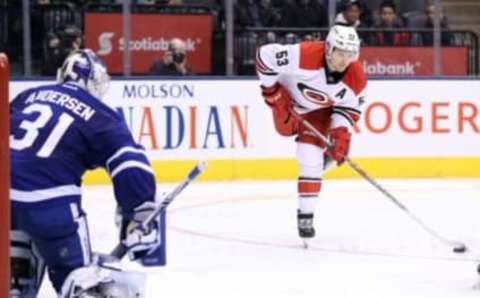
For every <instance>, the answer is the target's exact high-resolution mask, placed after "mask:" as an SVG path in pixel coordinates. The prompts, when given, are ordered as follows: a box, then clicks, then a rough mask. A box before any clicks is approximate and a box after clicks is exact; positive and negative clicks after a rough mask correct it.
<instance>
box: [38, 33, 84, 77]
mask: <svg viewBox="0 0 480 298" xmlns="http://www.w3.org/2000/svg"><path fill="white" fill-rule="evenodd" d="M82 45H83V34H82V31H81V30H80V29H79V28H78V27H77V26H75V25H72V24H71V25H67V26H65V27H64V28H61V29H58V30H52V31H50V32H48V33H47V40H46V47H45V56H44V65H43V67H42V75H47V76H52V75H56V74H57V69H58V68H59V67H60V66H62V63H63V61H64V60H65V58H67V56H68V55H70V53H72V52H73V51H75V50H78V49H80V48H81V47H82Z"/></svg>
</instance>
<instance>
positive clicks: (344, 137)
mask: <svg viewBox="0 0 480 298" xmlns="http://www.w3.org/2000/svg"><path fill="white" fill-rule="evenodd" d="M351 136H352V134H351V133H350V132H349V131H348V128H346V127H345V126H339V127H336V128H333V129H331V130H330V141H331V142H332V148H331V149H330V150H328V151H327V153H328V154H329V155H330V156H331V157H332V158H333V159H334V160H335V161H336V162H337V164H338V165H341V164H342V163H343V162H344V161H345V157H346V156H347V155H348V151H349V150H350V139H351Z"/></svg>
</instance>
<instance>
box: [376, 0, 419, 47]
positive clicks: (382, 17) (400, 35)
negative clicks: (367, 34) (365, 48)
mask: <svg viewBox="0 0 480 298" xmlns="http://www.w3.org/2000/svg"><path fill="white" fill-rule="evenodd" d="M373 27H374V28H378V29H401V28H404V27H405V26H404V23H403V22H402V20H401V19H400V18H399V17H398V16H397V7H396V5H395V2H393V0H383V1H382V3H381V4H380V8H379V18H378V19H377V20H376V21H375V23H374V25H373ZM374 39H375V41H374V43H375V44H376V45H381V46H385V45H386V46H400V45H408V44H409V42H410V41H409V34H408V33H407V32H394V31H379V32H376V33H375V36H374Z"/></svg>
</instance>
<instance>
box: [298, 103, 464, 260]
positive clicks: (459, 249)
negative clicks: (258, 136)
mask: <svg viewBox="0 0 480 298" xmlns="http://www.w3.org/2000/svg"><path fill="white" fill-rule="evenodd" d="M290 112H291V113H292V115H293V116H294V117H295V118H297V119H298V120H299V121H300V122H301V123H302V124H303V125H305V127H306V128H308V129H309V130H310V131H311V132H312V133H313V134H314V135H316V136H317V137H318V138H319V139H320V140H322V141H323V142H324V143H325V144H326V146H327V148H328V149H329V150H331V149H333V145H332V143H331V142H330V140H329V139H328V138H327V137H326V136H324V135H323V134H322V133H320V132H319V131H318V130H317V129H316V128H315V127H314V126H313V125H312V124H311V123H310V122H308V121H307V120H305V119H303V118H302V117H301V116H300V115H298V114H297V113H296V112H295V111H294V110H293V109H290ZM344 159H345V162H346V163H347V164H348V165H349V166H350V167H351V168H352V169H353V170H354V171H355V172H357V173H358V174H359V175H360V176H362V177H363V178H364V179H365V180H367V181H368V182H369V183H370V184H371V185H372V186H373V187H375V188H376V189H377V190H379V191H380V192H381V193H382V194H383V195H385V196H386V197H387V198H389V199H390V201H392V202H393V203H394V204H395V205H396V206H397V207H399V208H400V209H401V210H403V212H405V214H407V215H408V216H409V217H410V218H411V219H412V220H413V221H415V222H416V223H417V224H418V225H420V227H422V228H423V229H424V230H425V231H426V232H428V233H429V234H430V235H431V236H433V237H434V238H435V239H437V240H438V241H440V242H442V243H443V244H445V245H449V246H452V247H453V251H454V252H456V253H463V252H465V251H466V250H467V246H466V245H465V244H464V243H462V242H459V241H452V240H449V239H447V238H445V237H442V236H441V235H440V234H438V233H437V232H435V231H434V230H433V229H432V228H430V227H429V226H427V225H426V224H425V223H424V222H423V221H422V220H420V219H419V218H418V217H416V216H415V215H414V214H413V213H412V212H410V210H408V208H407V207H406V206H405V205H403V204H402V203H401V202H400V201H399V200H398V199H397V198H396V197H395V196H393V195H392V194H391V193H390V192H389V191H388V190H386V189H385V188H384V187H383V186H381V185H380V184H379V183H378V182H377V181H375V180H374V179H373V178H371V177H370V176H369V175H368V174H367V173H366V172H365V171H364V170H363V169H362V168H360V167H359V166H358V165H357V164H356V163H355V162H353V160H351V159H350V158H349V157H348V156H344Z"/></svg>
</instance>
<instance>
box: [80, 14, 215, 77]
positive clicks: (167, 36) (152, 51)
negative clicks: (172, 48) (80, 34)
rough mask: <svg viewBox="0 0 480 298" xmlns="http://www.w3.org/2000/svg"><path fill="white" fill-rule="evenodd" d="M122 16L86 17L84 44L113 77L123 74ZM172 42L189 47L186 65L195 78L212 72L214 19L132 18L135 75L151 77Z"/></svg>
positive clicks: (144, 16)
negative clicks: (158, 61)
mask: <svg viewBox="0 0 480 298" xmlns="http://www.w3.org/2000/svg"><path fill="white" fill-rule="evenodd" d="M122 23H123V22H122V14H120V13H87V14H85V44H86V47H88V48H92V49H93V50H94V51H95V52H96V53H97V55H98V56H99V57H100V58H101V59H102V60H103V61H104V62H105V63H106V64H107V66H108V70H109V72H110V73H112V74H119V73H122V72H123V50H124V49H125V48H126V45H125V42H124V40H123V26H122ZM172 38H180V39H182V40H183V41H184V42H185V43H186V47H187V64H188V65H190V66H191V68H192V70H193V72H194V73H196V74H208V73H210V70H211V62H210V61H211V59H210V57H211V46H212V17H211V15H183V14H182V15H169V14H132V15H131V40H130V43H129V45H128V48H129V49H130V51H131V69H132V73H133V74H148V72H149V69H150V67H151V66H152V64H153V63H154V62H155V60H158V59H161V58H162V56H163V53H164V52H165V51H166V50H167V49H168V42H169V41H170V40H171V39H172Z"/></svg>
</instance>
